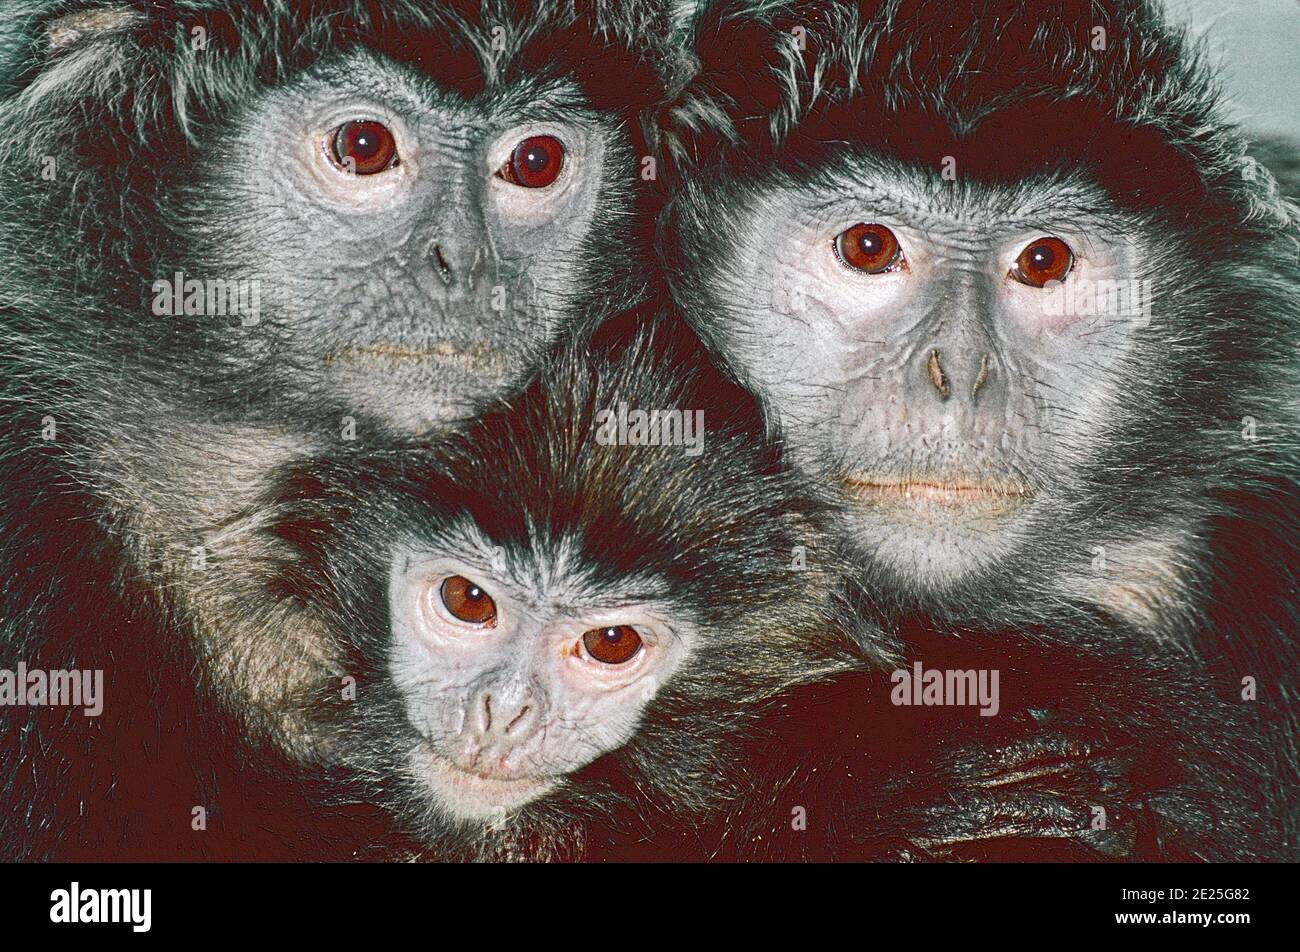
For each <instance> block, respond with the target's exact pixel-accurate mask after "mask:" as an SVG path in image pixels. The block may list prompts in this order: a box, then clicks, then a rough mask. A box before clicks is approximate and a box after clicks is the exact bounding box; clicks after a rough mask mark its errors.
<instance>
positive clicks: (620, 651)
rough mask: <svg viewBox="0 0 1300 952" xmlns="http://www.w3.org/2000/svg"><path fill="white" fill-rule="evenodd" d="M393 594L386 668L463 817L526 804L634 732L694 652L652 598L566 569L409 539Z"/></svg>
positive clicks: (423, 769)
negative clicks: (612, 593)
mask: <svg viewBox="0 0 1300 952" xmlns="http://www.w3.org/2000/svg"><path fill="white" fill-rule="evenodd" d="M560 568H561V569H562V566H560ZM389 604H390V613H391V620H392V632H393V642H392V647H391V654H390V661H389V673H390V676H391V678H392V681H393V683H394V685H395V686H396V688H397V690H398V692H399V693H400V695H401V700H402V704H403V706H404V708H405V713H406V717H407V719H408V721H409V723H410V725H411V727H412V728H413V729H414V732H415V734H416V735H417V737H418V739H417V740H416V742H415V743H414V744H413V745H412V748H411V750H410V754H409V758H408V761H407V768H408V769H409V771H410V772H411V773H412V775H413V776H414V777H415V778H416V780H417V783H419V784H423V786H424V787H425V789H427V790H428V793H429V796H430V797H431V799H432V800H433V801H434V802H435V803H436V804H438V806H439V807H440V808H441V809H442V810H443V811H445V812H446V813H447V814H449V815H450V817H451V818H453V819H456V820H482V819H486V818H491V817H492V816H493V815H494V814H499V813H501V812H502V811H510V810H514V809H516V808H518V807H521V806H523V805H525V804H527V803H529V802H531V801H533V800H536V799H538V798H539V797H542V796H544V795H546V794H547V793H548V792H550V791H551V790H553V789H555V788H556V787H557V786H559V785H560V784H561V783H562V782H563V780H564V777H565V775H566V774H569V773H571V772H573V771H575V770H577V769H579V768H581V767H583V766H585V765H587V764H589V763H590V762H592V761H593V760H595V759H596V758H597V757H599V756H601V755H602V754H605V753H607V752H609V751H611V750H614V749H615V748H617V747H619V746H621V745H622V744H624V743H626V742H627V741H628V740H629V739H630V738H631V736H632V735H633V733H634V732H635V731H636V728H637V725H638V723H639V721H640V717H641V714H642V711H643V710H644V708H645V707H646V705H647V704H648V703H649V702H650V701H651V700H652V699H653V698H654V696H655V693H656V692H657V691H658V689H659V687H660V686H661V685H662V684H663V683H664V682H665V681H666V680H667V679H668V678H670V677H671V676H672V674H673V672H674V671H675V670H676V669H677V668H678V667H679V666H680V664H681V662H682V660H683V658H684V657H685V656H686V654H687V641H686V636H684V634H683V633H681V632H680V631H677V630H674V629H673V628H670V627H669V625H668V624H667V622H666V621H665V620H664V617H665V616H664V615H663V614H662V612H661V610H660V609H657V608H656V606H654V605H653V604H650V603H638V602H632V603H615V602H613V601H611V600H610V599H609V598H607V597H606V598H602V597H601V596H600V594H599V593H598V592H596V591H592V590H590V589H587V588H586V587H585V586H583V585H582V584H581V583H580V582H577V583H575V581H574V580H570V579H566V578H564V576H563V573H562V571H560V572H555V571H551V572H530V573H526V574H524V575H522V576H521V575H518V574H514V573H511V572H510V571H508V570H507V569H506V568H505V567H504V566H503V565H501V564H499V563H498V564H496V565H493V564H491V563H490V562H485V561H483V560H479V559H471V560H468V561H467V560H466V559H464V558H463V557H462V558H454V557H448V556H439V555H434V554H429V553H421V552H419V551H418V550H413V551H408V552H403V553H401V554H399V556H398V558H397V559H396V561H395V563H394V566H393V571H392V576H391V581H390V588H389Z"/></svg>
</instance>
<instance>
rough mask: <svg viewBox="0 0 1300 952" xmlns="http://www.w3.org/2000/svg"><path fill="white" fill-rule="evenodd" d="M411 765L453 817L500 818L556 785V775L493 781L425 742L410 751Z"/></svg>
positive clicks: (472, 820)
mask: <svg viewBox="0 0 1300 952" xmlns="http://www.w3.org/2000/svg"><path fill="white" fill-rule="evenodd" d="M410 762H411V768H412V770H413V771H414V773H415V776H416V777H417V778H418V779H420V780H421V781H423V782H424V783H425V784H426V785H427V786H428V788H429V790H430V792H431V793H432V794H433V798H434V799H435V800H436V801H437V803H438V805H439V806H440V807H442V809H443V810H444V811H445V812H446V813H448V814H449V815H450V816H451V817H453V818H454V819H457V820H463V821H467V822H474V821H483V820H501V819H504V818H505V814H507V813H509V812H511V811H512V810H517V809H519V808H520V807H522V806H525V805H527V804H529V803H532V802H533V801H534V800H538V799H540V798H542V797H544V796H546V794H548V793H550V792H551V791H552V790H554V789H555V788H556V787H557V786H559V784H560V778H558V777H520V778H518V779H514V780H497V779H494V778H491V777H483V776H480V775H479V774H474V773H470V772H469V771H466V770H461V769H460V768H459V767H457V766H456V765H455V764H453V763H452V762H451V761H449V760H447V759H446V758H445V757H441V756H439V755H438V754H437V753H436V752H434V751H433V749H432V748H430V747H429V745H428V744H425V743H423V742H421V743H420V744H419V745H417V746H416V747H415V748H414V749H413V750H412V751H411V757H410Z"/></svg>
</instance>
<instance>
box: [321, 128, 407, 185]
mask: <svg viewBox="0 0 1300 952" xmlns="http://www.w3.org/2000/svg"><path fill="white" fill-rule="evenodd" d="M330 148H331V150H332V152H333V157H334V161H335V162H337V163H338V164H339V165H340V166H342V167H343V168H345V169H347V170H348V171H350V172H355V173H356V174H357V175H376V174H378V173H379V172H383V171H386V170H387V169H390V168H392V167H393V166H394V165H396V164H397V141H396V140H395V139H394V138H393V133H392V132H391V131H390V130H389V128H388V127H387V126H386V125H384V124H383V123H382V122H374V121H372V120H369V119H365V120H360V121H357V122H345V123H343V125H341V126H339V127H338V128H337V129H336V130H334V139H333V142H332V144H331V146H330Z"/></svg>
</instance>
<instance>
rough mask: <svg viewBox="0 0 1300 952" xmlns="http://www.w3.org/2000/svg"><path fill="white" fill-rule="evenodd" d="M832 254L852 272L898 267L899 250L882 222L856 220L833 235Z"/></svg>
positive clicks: (873, 271)
mask: <svg viewBox="0 0 1300 952" xmlns="http://www.w3.org/2000/svg"><path fill="white" fill-rule="evenodd" d="M835 254H837V255H838V256H839V259H840V260H841V261H843V262H844V263H845V264H846V265H848V266H849V267H850V268H852V269H853V270H854V271H862V272H865V273H866V274H883V273H884V272H886V271H897V270H899V268H900V266H901V264H902V259H903V249H902V246H901V245H899V243H898V238H897V237H896V236H895V235H894V233H893V232H892V231H890V230H889V229H888V228H886V227H885V226H884V225H867V224H863V223H861V222H859V223H858V224H856V225H854V226H853V227H852V228H846V229H844V231H842V232H840V233H839V234H838V235H836V236H835Z"/></svg>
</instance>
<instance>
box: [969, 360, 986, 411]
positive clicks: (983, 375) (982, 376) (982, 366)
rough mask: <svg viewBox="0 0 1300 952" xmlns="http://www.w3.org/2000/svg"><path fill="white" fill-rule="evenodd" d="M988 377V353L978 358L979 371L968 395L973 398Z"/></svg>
mask: <svg viewBox="0 0 1300 952" xmlns="http://www.w3.org/2000/svg"><path fill="white" fill-rule="evenodd" d="M988 379H989V355H988V354H985V355H984V356H983V357H981V358H980V371H979V373H978V374H976V376H975V386H973V387H971V391H970V396H971V399H972V400H974V399H975V397H976V395H977V394H978V393H979V392H980V387H982V386H984V384H985V382H987V381H988Z"/></svg>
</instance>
